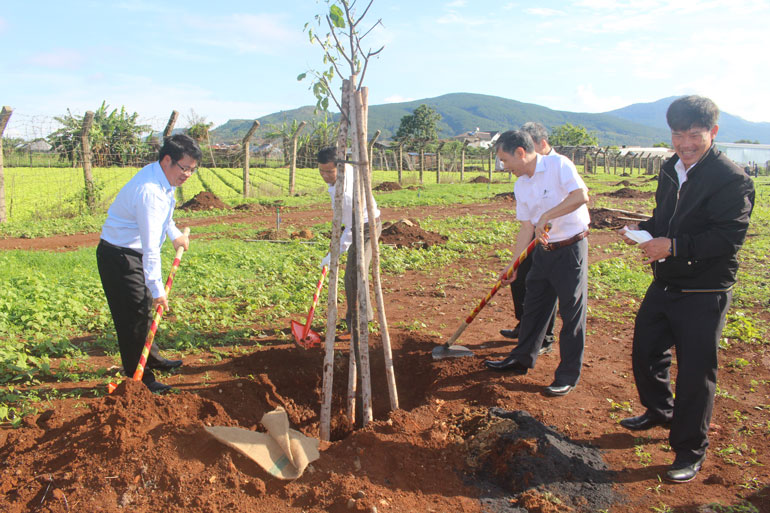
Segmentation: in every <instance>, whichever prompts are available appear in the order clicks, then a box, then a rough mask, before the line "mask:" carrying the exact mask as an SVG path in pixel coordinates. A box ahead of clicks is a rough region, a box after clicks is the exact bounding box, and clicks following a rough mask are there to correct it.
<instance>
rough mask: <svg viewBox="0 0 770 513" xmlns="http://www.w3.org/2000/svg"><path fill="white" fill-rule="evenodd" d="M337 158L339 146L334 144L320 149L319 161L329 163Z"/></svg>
mask: <svg viewBox="0 0 770 513" xmlns="http://www.w3.org/2000/svg"><path fill="white" fill-rule="evenodd" d="M335 160H337V148H336V147H334V146H326V147H325V148H321V149H320V150H318V163H319V164H328V163H329V162H334V161H335Z"/></svg>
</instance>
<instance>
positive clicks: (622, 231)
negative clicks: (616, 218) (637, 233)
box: [618, 224, 639, 246]
mask: <svg viewBox="0 0 770 513" xmlns="http://www.w3.org/2000/svg"><path fill="white" fill-rule="evenodd" d="M626 228H628V229H629V230H638V229H639V225H638V224H629V225H628V226H627V227H623V228H621V229H620V230H618V235H620V236H621V237H623V241H624V242H625V243H626V244H628V245H629V246H633V245H634V244H636V241H635V240H631V239H629V238H628V237H626V231H627V230H626Z"/></svg>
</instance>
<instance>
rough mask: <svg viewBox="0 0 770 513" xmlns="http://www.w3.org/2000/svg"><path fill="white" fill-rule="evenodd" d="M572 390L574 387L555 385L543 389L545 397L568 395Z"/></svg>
mask: <svg viewBox="0 0 770 513" xmlns="http://www.w3.org/2000/svg"><path fill="white" fill-rule="evenodd" d="M573 388H575V385H557V384H556V383H552V384H550V385H548V386H547V387H545V395H550V396H551V397H559V396H562V395H567V394H569V393H570V392H571V391H572V389H573Z"/></svg>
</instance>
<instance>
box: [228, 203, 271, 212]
mask: <svg viewBox="0 0 770 513" xmlns="http://www.w3.org/2000/svg"><path fill="white" fill-rule="evenodd" d="M233 210H240V211H243V212H265V211H266V210H267V208H266V207H264V206H262V205H260V204H259V203H241V204H240V205H236V206H234V207H233Z"/></svg>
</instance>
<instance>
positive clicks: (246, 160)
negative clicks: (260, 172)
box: [243, 119, 259, 198]
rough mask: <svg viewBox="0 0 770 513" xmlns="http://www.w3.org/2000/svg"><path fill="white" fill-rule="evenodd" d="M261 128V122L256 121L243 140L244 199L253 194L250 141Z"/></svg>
mask: <svg viewBox="0 0 770 513" xmlns="http://www.w3.org/2000/svg"><path fill="white" fill-rule="evenodd" d="M257 128H259V121H257V120H256V119H255V120H254V124H253V125H251V128H249V131H248V132H246V137H244V138H243V197H244V198H248V197H249V195H250V193H251V181H250V180H249V166H250V165H251V162H250V160H251V150H250V148H249V146H250V145H251V143H249V140H250V139H251V136H253V135H254V132H255V131H256V130H257Z"/></svg>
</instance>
